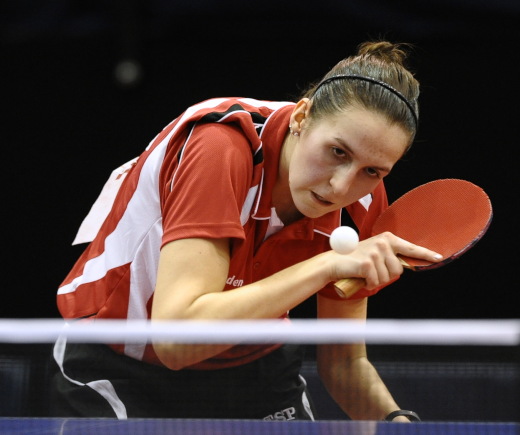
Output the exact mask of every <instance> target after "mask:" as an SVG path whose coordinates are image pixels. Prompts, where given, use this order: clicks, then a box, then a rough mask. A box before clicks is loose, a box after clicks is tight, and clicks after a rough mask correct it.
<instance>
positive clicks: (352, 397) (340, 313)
mask: <svg viewBox="0 0 520 435" xmlns="http://www.w3.org/2000/svg"><path fill="white" fill-rule="evenodd" d="M366 314H367V298H364V299H354V300H346V301H338V300H334V299H329V298H326V297H323V296H321V295H319V294H318V317H319V318H348V319H359V320H361V321H365V320H366ZM317 364H318V373H319V375H320V378H321V380H322V381H323V384H324V385H325V387H326V388H327V390H328V392H329V393H330V395H331V396H332V397H333V399H334V400H335V401H336V402H337V403H338V405H339V406H340V407H341V409H343V411H344V412H345V413H346V414H347V415H348V416H349V417H350V418H352V419H353V420H383V419H384V418H385V417H386V416H387V415H388V414H390V413H391V412H392V411H396V410H398V409H400V408H399V406H398V405H397V403H396V402H395V400H394V399H393V397H392V395H391V394H390V392H389V391H388V389H387V388H386V386H385V384H384V382H383V381H382V379H381V378H380V377H379V374H378V373H377V371H376V369H375V368H374V366H373V365H372V364H371V363H370V361H369V360H368V358H367V353H366V347H365V344H364V343H353V344H327V345H319V346H318V353H317ZM393 421H396V422H397V421H403V422H408V421H409V420H408V419H407V418H406V417H397V418H395V420H393Z"/></svg>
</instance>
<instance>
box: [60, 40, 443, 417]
mask: <svg viewBox="0 0 520 435" xmlns="http://www.w3.org/2000/svg"><path fill="white" fill-rule="evenodd" d="M406 57H407V46H406V45H402V44H393V43H390V42H388V41H370V42H365V43H362V44H361V45H360V46H359V47H358V52H357V53H355V54H353V55H352V56H350V57H348V58H346V59H343V60H341V61H340V62H339V63H337V64H336V65H335V66H334V67H333V68H332V69H331V70H330V71H329V72H328V73H327V74H326V75H325V76H324V77H323V79H322V80H321V81H319V82H317V83H316V84H314V85H312V86H311V87H310V89H308V90H307V91H306V92H305V93H304V95H303V96H302V97H301V99H299V100H298V101H297V102H274V101H259V100H254V99H249V98H217V99H211V100H207V101H204V102H201V103H200V104H197V105H194V106H192V107H190V108H188V109H187V110H186V111H185V112H184V113H183V114H182V115H180V116H179V117H178V118H176V119H175V120H173V121H172V122H171V123H170V124H169V125H168V126H166V127H165V128H164V129H163V130H162V131H161V132H160V133H159V134H158V135H157V136H156V137H155V139H153V140H152V141H151V143H150V144H149V146H148V147H147V148H146V150H145V151H144V152H143V153H142V154H141V155H140V156H139V157H138V158H137V159H135V160H133V161H131V162H129V163H128V164H127V165H124V166H123V167H121V168H120V169H119V172H118V171H117V170H116V171H115V172H114V174H113V177H112V178H111V180H109V182H107V185H105V189H106V192H114V191H116V194H115V196H114V197H113V199H110V200H107V195H101V196H100V198H99V200H98V202H96V203H95V205H94V206H93V208H92V212H91V214H90V215H89V216H88V217H87V218H86V222H87V223H88V224H86V225H82V228H81V229H80V233H79V234H78V240H79V241H81V242H89V243H88V245H87V247H86V249H85V251H84V253H83V254H82V255H81V256H80V258H79V259H78V260H77V262H76V264H75V265H74V266H73V268H72V270H71V271H70V273H69V274H68V276H67V277H66V278H65V280H64V281H63V283H62V284H61V286H60V288H59V290H58V295H57V303H58V307H59V310H60V313H61V314H62V315H63V317H64V318H66V319H78V321H95V319H105V318H117V319H125V318H128V319H151V320H152V321H153V322H159V321H162V320H174V319H190V320H205V319H222V320H228V319H230V320H232V319H272V318H280V319H282V321H285V320H286V321H288V319H289V318H290V312H291V309H293V308H294V307H296V306H298V305H299V304H300V303H302V302H303V301H305V300H306V299H308V298H309V297H311V296H312V295H314V294H317V295H318V296H317V298H316V300H317V302H316V303H317V313H318V317H320V318H346V319H360V320H364V319H365V318H366V315H367V302H368V299H369V296H372V295H374V294H375V293H377V292H378V291H379V290H380V289H381V288H383V287H385V286H386V285H388V284H389V283H391V282H393V281H394V280H396V279H397V278H398V277H399V276H400V275H401V273H402V272H403V266H402V265H401V263H400V262H399V260H398V257H397V256H396V254H398V253H399V254H403V255H406V256H411V257H416V258H422V259H426V260H428V261H438V260H439V258H438V257H439V256H438V255H436V253H435V252H432V251H430V250H428V249H426V248H423V247H420V246H416V245H413V244H411V243H409V242H407V241H406V240H402V239H400V238H398V237H396V236H394V235H392V234H389V233H386V234H382V235H378V236H375V237H368V235H369V234H370V229H371V225H372V224H373V222H374V220H375V219H376V217H377V216H378V215H379V214H380V213H381V212H382V211H383V210H385V208H386V207H387V196H386V193H385V187H384V183H383V179H384V178H385V177H386V176H387V175H388V174H389V173H390V171H391V170H392V168H393V167H394V165H395V164H396V162H398V161H399V160H400V159H401V158H402V156H403V155H404V154H405V153H406V152H407V150H408V149H409V147H410V146H411V144H412V142H413V140H414V136H415V133H416V131H417V124H418V102H417V99H418V96H419V83H418V81H417V80H416V79H415V78H414V76H413V74H412V73H411V72H410V71H409V70H408V69H407V68H406V67H405V61H406ZM342 210H343V212H344V213H347V214H348V216H349V218H350V219H351V220H352V222H353V224H354V225H355V226H356V229H357V231H358V232H359V235H360V240H361V241H360V243H359V244H358V245H357V247H356V249H355V250H354V251H352V252H351V253H350V254H347V255H345V254H339V253H337V252H334V251H333V250H331V249H330V247H329V236H330V234H331V233H332V231H333V230H334V229H335V228H336V227H338V226H339V225H340V222H341V213H342ZM93 229H94V230H93ZM348 277H360V278H364V279H365V281H366V286H365V288H364V289H362V290H360V291H359V292H357V293H356V294H355V295H354V296H352V297H351V298H349V299H341V298H340V297H338V296H337V294H336V292H335V290H334V287H333V284H332V283H333V282H334V281H336V280H338V279H342V278H348ZM53 358H54V361H55V367H56V374H55V376H54V378H53V384H52V391H53V396H52V400H51V407H52V414H53V415H55V416H83V417H115V418H120V419H124V418H130V417H156V418H157V417H166V418H238V419H265V420H296V419H298V420H301V419H307V420H310V419H317V418H319V416H317V415H316V414H315V411H314V409H313V405H312V398H310V397H309V394H308V391H307V388H306V382H305V379H303V378H302V376H301V375H300V366H301V363H302V359H303V350H302V347H300V346H295V345H234V346H231V345H226V344H222V345H207V344H206V345H200V344H193V345H186V344H175V343H159V342H154V343H146V342H142V343H136V342H128V343H121V344H115V345H102V344H87V343H85V344H79V343H67V340H66V335H64V336H63V337H62V338H60V339H59V340H58V341H57V343H56V345H55V347H54V351H53ZM317 366H318V371H319V374H320V377H321V379H322V381H323V383H324V385H325V386H326V388H327V389H328V391H329V392H330V394H331V395H332V397H333V398H334V399H335V400H336V402H337V403H338V404H339V406H340V407H341V408H342V409H343V410H344V411H345V413H346V414H347V415H348V417H350V418H351V419H363V420H384V419H389V420H393V421H403V422H406V421H409V419H410V418H412V419H413V418H415V416H414V414H413V413H410V412H406V411H404V410H401V409H400V407H399V405H398V404H397V403H396V402H395V400H394V399H393V397H392V395H391V393H390V392H389V391H388V389H387V388H386V387H385V385H384V383H383V381H382V380H381V379H380V377H379V376H378V374H377V372H376V370H375V369H374V367H373V366H372V365H371V363H370V362H369V360H368V359H367V355H366V349H365V346H364V344H362V343H358V344H350V345H321V346H320V347H319V349H318V351H317Z"/></svg>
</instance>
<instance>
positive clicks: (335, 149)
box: [332, 147, 346, 157]
mask: <svg viewBox="0 0 520 435" xmlns="http://www.w3.org/2000/svg"><path fill="white" fill-rule="evenodd" d="M332 152H333V153H334V155H336V156H338V157H345V155H346V153H345V151H343V150H342V149H341V148H338V147H332Z"/></svg>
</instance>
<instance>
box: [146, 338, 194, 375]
mask: <svg viewBox="0 0 520 435" xmlns="http://www.w3.org/2000/svg"><path fill="white" fill-rule="evenodd" d="M153 350H154V352H155V354H156V355H157V358H158V359H159V361H160V362H161V363H162V364H163V365H164V366H165V367H166V368H168V369H170V370H173V371H178V370H182V369H184V368H186V367H187V366H188V364H186V363H185V361H183V360H182V358H178V357H176V355H178V353H177V352H175V350H174V349H172V345H169V344H164V343H154V344H153Z"/></svg>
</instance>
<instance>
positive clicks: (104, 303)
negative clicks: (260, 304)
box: [57, 98, 387, 369]
mask: <svg viewBox="0 0 520 435" xmlns="http://www.w3.org/2000/svg"><path fill="white" fill-rule="evenodd" d="M293 107H294V104H293V103H289V102H269V101H259V100H252V99H246V98H219V99H212V100H208V101H204V102H202V103H200V104H197V105H195V106H192V107H190V108H189V109H188V110H186V112H184V113H183V114H182V115H181V116H180V117H178V118H177V119H175V120H174V121H173V122H172V123H171V124H169V125H168V126H167V127H166V128H165V129H164V130H163V131H162V132H161V133H160V134H159V135H158V136H157V137H156V138H155V139H154V140H153V141H152V142H151V143H150V145H149V146H148V147H147V149H146V150H145V151H144V152H143V154H141V155H140V156H139V158H138V159H136V160H135V161H133V162H131V163H130V164H129V165H127V167H125V168H124V170H123V171H122V172H124V174H122V173H121V174H119V175H124V176H121V177H120V179H123V181H122V183H120V187H118V188H117V189H115V190H117V192H116V195H115V199H114V200H113V203H112V201H111V200H110V201H109V202H108V203H106V204H109V207H108V208H107V210H106V212H105V213H104V214H103V213H101V214H102V215H103V217H104V216H105V215H106V219H104V221H103V223H102V225H101V226H100V228H99V229H98V228H97V227H94V231H93V232H94V233H96V235H95V237H94V238H93V240H92V242H91V243H90V244H89V245H88V247H87V249H86V250H85V251H84V253H83V254H82V255H81V257H80V258H79V259H78V261H77V262H76V264H75V265H74V267H73V268H72V270H71V271H70V273H69V274H68V276H67V277H66V278H65V280H64V281H63V283H62V285H61V286H60V288H59V290H58V295H57V301H58V307H59V310H60V313H61V314H62V316H63V317H64V318H74V319H77V318H85V317H88V318H117V319H149V318H150V312H151V305H152V300H153V293H154V288H155V283H156V277H157V266H158V260H159V253H160V249H161V247H162V246H163V245H165V244H166V243H169V242H171V241H174V240H178V239H183V238H229V239H230V241H231V242H230V268H229V274H228V279H227V281H226V287H225V290H227V289H231V288H236V287H241V286H244V285H247V284H249V283H251V282H254V281H257V280H259V279H262V278H264V277H267V276H270V275H272V274H273V273H275V272H277V271H279V270H282V269H284V268H286V267H288V266H291V265H292V264H295V263H297V262H299V261H302V260H305V259H307V258H309V257H311V256H313V255H316V254H318V253H320V252H323V251H325V250H328V249H330V248H329V236H330V233H331V232H332V230H334V228H336V227H337V226H338V225H340V212H339V211H337V212H334V213H329V214H327V215H325V216H322V217H320V218H318V219H310V218H303V219H301V220H299V221H297V222H294V223H292V224H290V225H288V226H286V227H283V228H281V229H280V230H279V231H277V232H275V233H274V234H272V235H269V237H267V238H266V232H267V230H268V228H269V226H270V225H269V224H270V222H271V216H272V204H271V196H272V195H271V193H272V189H273V187H274V183H275V180H276V177H277V174H278V161H279V154H280V150H281V146H282V143H283V140H284V138H285V135H286V134H287V130H288V124H289V116H290V114H291V112H292V110H293ZM117 177H118V176H116V177H115V178H117ZM101 203H103V201H101ZM106 204H105V206H106ZM386 207H387V198H386V193H385V190H384V186H383V183H380V184H379V186H378V187H377V189H376V190H375V191H374V192H373V193H372V195H370V196H369V197H366V198H363V199H362V200H360V201H359V202H357V203H355V204H352V205H351V206H349V207H348V208H347V210H348V212H349V214H350V216H351V217H352V219H353V221H354V222H355V224H356V226H357V227H358V230H359V232H360V237H361V238H365V237H367V236H368V235H369V234H370V228H371V226H372V224H373V221H374V220H375V218H376V217H377V216H378V215H379V214H380V213H381V212H382V211H383V210H384V209H385V208H386ZM98 211H99V210H98ZM91 230H92V228H91ZM374 292H375V291H372V292H367V291H364V290H362V291H361V292H359V294H357V295H356V297H366V296H369V295H371V294H373V293H374ZM322 294H324V295H325V296H329V297H335V292H334V290H333V287H332V285H330V286H328V287H327V288H325V289H324V290H322ZM115 348H116V350H118V351H119V352H121V353H124V354H126V355H128V356H131V357H133V358H136V359H139V360H145V361H147V362H151V363H157V364H160V363H159V361H158V359H157V357H156V355H155V354H154V352H153V349H152V348H151V346H148V345H147V343H145V342H143V343H127V344H124V345H121V346H115ZM271 350H272V346H235V347H233V348H231V349H230V350H228V351H226V352H224V353H222V354H220V355H217V356H215V357H214V358H211V359H210V360H207V361H203V362H201V363H199V364H197V365H196V366H193V368H194V369H212V368H221V367H229V366H234V365H239V364H244V363H247V362H249V361H252V360H254V359H256V358H259V357H260V356H262V355H264V354H266V353H267V352H270V351H271Z"/></svg>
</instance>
